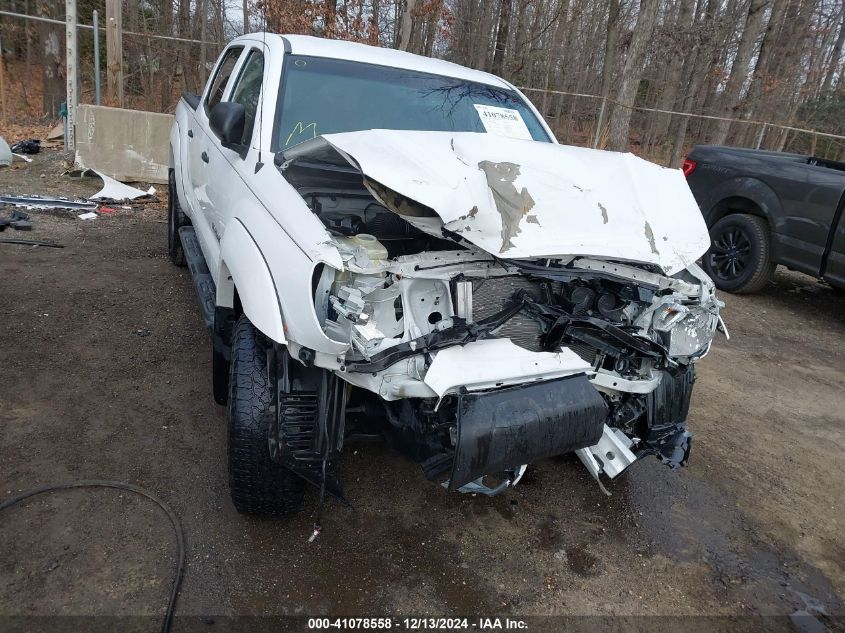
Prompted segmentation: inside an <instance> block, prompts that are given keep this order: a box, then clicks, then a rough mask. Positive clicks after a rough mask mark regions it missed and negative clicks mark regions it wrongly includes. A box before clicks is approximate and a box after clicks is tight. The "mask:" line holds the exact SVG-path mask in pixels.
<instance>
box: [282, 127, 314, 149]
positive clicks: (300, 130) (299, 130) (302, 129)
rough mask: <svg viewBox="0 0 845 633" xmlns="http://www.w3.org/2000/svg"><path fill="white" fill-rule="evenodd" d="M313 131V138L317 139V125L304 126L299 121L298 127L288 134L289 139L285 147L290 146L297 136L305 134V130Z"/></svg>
mask: <svg viewBox="0 0 845 633" xmlns="http://www.w3.org/2000/svg"><path fill="white" fill-rule="evenodd" d="M309 128H310V129H311V138H317V123H316V121H315V122H314V123H309V124H308V125H303V123H302V121H297V122H296V125H294V126H293V129H292V130H291V132H290V134H288V138H287V140H286V141H285V147H287V146H288V145H290V142H291V139H292V138H293V137H294V135H295V134H305V130H307V129H309Z"/></svg>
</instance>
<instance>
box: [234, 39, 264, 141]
mask: <svg viewBox="0 0 845 633" xmlns="http://www.w3.org/2000/svg"><path fill="white" fill-rule="evenodd" d="M263 80H264V54H263V53H262V52H261V51H259V50H257V49H253V50H251V51H250V52H249V56H248V57H247V58H246V63H245V64H244V65H243V68H242V69H241V74H240V76H239V77H238V80H237V83H235V88H234V90H233V91H232V97H231V99H230V101H233V102H234V103H240V104H241V105H242V106H243V107H244V112H245V113H246V119H245V121H244V135H243V137H242V138H241V145H249V142H250V141H251V140H252V130H253V128H254V127H255V117H256V113H257V111H258V99H259V98H260V97H261V84H262V82H263Z"/></svg>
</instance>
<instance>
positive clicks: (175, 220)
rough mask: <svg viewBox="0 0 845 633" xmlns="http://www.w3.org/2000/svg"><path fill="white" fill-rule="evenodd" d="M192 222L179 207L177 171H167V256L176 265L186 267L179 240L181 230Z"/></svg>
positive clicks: (183, 252)
mask: <svg viewBox="0 0 845 633" xmlns="http://www.w3.org/2000/svg"><path fill="white" fill-rule="evenodd" d="M190 223H191V221H190V220H189V219H188V216H187V215H185V213H184V211H182V207H181V206H180V205H179V194H178V193H177V191H176V170H175V169H168V170H167V255H168V257H170V261H171V262H173V264H174V265H176V266H180V267H184V266H185V251H183V250H182V240H181V239H179V229H180V228H182V227H183V226H188V225H189V224H190Z"/></svg>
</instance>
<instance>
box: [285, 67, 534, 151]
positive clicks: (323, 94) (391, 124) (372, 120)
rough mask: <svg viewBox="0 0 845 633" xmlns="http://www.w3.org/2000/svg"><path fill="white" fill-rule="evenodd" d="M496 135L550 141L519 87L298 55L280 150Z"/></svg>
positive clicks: (290, 75)
mask: <svg viewBox="0 0 845 633" xmlns="http://www.w3.org/2000/svg"><path fill="white" fill-rule="evenodd" d="M373 129H386V130H431V131H439V132H488V133H492V134H501V135H503V136H510V137H514V138H524V139H533V140H535V141H546V142H550V141H551V139H550V138H549V136H548V134H546V132H545V130H544V129H543V127H542V125H541V124H540V122H539V121H538V120H537V117H536V116H535V115H534V113H533V112H532V111H531V110H530V109H529V107H528V105H527V104H526V103H525V101H523V99H522V98H521V97H520V96H519V94H517V93H516V92H514V91H513V90H507V89H504V88H497V87H495V86H489V85H487V84H481V83H475V82H471V81H466V80H463V79H455V78H453V77H442V76H439V75H430V74H427V73H421V72H416V71H412V70H404V69H400V68H390V67H386V66H375V65H372V64H363V63H359V62H350V61H343V60H338V59H326V58H323V57H306V56H302V55H290V56H289V57H288V58H287V59H286V61H285V77H284V81H283V85H282V97H281V99H280V100H279V108H278V110H277V112H276V120H275V125H274V133H273V151H279V150H283V149H286V148H288V147H291V146H293V145H296V144H298V143H302V142H303V141H307V140H308V139H311V138H314V137H316V136H319V135H321V134H332V133H336V132H357V131H360V130H373Z"/></svg>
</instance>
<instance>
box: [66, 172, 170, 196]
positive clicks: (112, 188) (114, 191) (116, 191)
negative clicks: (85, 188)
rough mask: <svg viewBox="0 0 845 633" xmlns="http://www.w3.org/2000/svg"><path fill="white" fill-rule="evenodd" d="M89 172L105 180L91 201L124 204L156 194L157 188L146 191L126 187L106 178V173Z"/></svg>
mask: <svg viewBox="0 0 845 633" xmlns="http://www.w3.org/2000/svg"><path fill="white" fill-rule="evenodd" d="M87 172H93V173H95V174H97V176H99V177H100V178H102V179H103V188H102V189H100V190H99V191H98V192H97V193H95V194H94V195H93V196H91V197H90V198H89V200H100V201H109V202H122V201H123V200H135V199H136V198H144V197H152V196H154V195H155V193H156V189H155V187H150V188H149V189H147V190H146V191H142V190H141V189H136V188H135V187H130V186H129V185H124V184H123V183H122V182H119V181H117V180H115V179H114V178H110V177H109V176H106V175H105V174H104V173H102V172H99V171H97V170H96V169H88V170H86V171H85V172H83V174H86V173H87Z"/></svg>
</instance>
